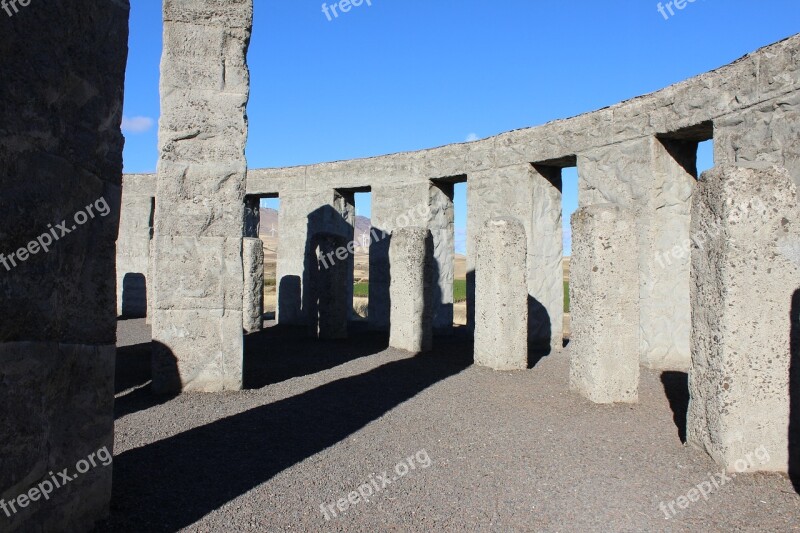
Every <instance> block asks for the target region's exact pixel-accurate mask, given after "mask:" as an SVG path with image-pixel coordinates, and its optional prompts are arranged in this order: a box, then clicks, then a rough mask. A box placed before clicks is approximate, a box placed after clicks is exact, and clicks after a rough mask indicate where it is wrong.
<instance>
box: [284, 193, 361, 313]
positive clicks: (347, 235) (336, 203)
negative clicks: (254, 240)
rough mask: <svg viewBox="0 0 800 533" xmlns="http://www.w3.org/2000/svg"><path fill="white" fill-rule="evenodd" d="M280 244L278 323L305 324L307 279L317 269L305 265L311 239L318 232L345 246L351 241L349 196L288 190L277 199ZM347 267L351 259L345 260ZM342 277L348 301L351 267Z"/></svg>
mask: <svg viewBox="0 0 800 533" xmlns="http://www.w3.org/2000/svg"><path fill="white" fill-rule="evenodd" d="M279 217H280V228H281V234H280V242H279V243H278V266H277V276H278V280H279V281H278V321H279V322H280V324H282V325H308V324H309V323H310V321H311V320H312V316H311V314H310V311H309V309H307V308H305V307H304V303H305V302H306V301H308V295H307V294H306V293H307V292H308V291H307V289H308V285H309V283H310V276H311V274H312V272H313V271H314V270H315V269H316V268H317V267H316V264H315V263H312V266H309V263H308V258H309V257H311V256H312V255H313V254H314V253H316V252H315V251H314V250H312V242H311V241H312V238H313V236H314V235H316V234H318V233H328V234H332V235H337V236H339V237H341V238H342V239H344V242H345V244H347V243H349V242H351V241H352V240H353V234H354V229H353V223H354V221H355V208H354V206H353V202H352V195H349V194H348V195H346V196H345V195H342V194H339V193H338V192H337V191H334V190H329V189H327V190H323V191H315V192H313V193H304V192H300V191H292V192H288V193H286V194H283V195H282V196H281V210H280V214H279ZM346 261H347V262H348V265H350V264H352V261H353V258H352V257H350V258H348V259H346ZM348 269H349V272H348V273H347V274H346V276H347V278H348V279H349V280H350V281H349V286H348V287H347V288H346V290H347V291H348V293H349V294H350V300H351V302H352V290H353V289H352V275H353V274H352V268H350V267H349V266H348Z"/></svg>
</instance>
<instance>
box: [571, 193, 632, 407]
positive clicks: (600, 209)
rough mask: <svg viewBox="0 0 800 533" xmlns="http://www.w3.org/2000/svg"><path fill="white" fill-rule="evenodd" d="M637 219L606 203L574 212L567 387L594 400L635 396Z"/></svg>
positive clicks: (630, 400)
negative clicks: (568, 384)
mask: <svg viewBox="0 0 800 533" xmlns="http://www.w3.org/2000/svg"><path fill="white" fill-rule="evenodd" d="M635 232H636V221H635V220H634V217H633V215H632V213H631V212H630V211H627V210H625V209H622V208H620V207H617V206H612V205H608V204H605V205H604V204H598V205H594V206H591V207H583V208H580V209H579V210H578V211H576V212H575V213H574V214H573V215H572V261H571V263H570V296H571V299H570V309H571V313H570V314H571V317H572V331H571V336H570V352H571V361H570V389H571V390H573V391H576V392H578V393H580V394H582V395H583V396H586V397H587V398H588V399H589V400H591V401H593V402H595V403H614V402H636V401H637V400H638V398H639V391H638V389H639V349H638V343H639V327H638V317H639V305H638V304H639V295H638V286H639V279H638V267H637V253H636V252H637V244H636V240H635V239H633V238H631V236H632V235H635Z"/></svg>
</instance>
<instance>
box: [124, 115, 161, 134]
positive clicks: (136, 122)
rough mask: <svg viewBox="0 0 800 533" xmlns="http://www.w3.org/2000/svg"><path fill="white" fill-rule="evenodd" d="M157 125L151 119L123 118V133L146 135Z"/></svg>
mask: <svg viewBox="0 0 800 533" xmlns="http://www.w3.org/2000/svg"><path fill="white" fill-rule="evenodd" d="M153 124H155V120H153V119H152V118H150V117H122V131H125V132H129V133H144V132H146V131H147V130H149V129H150V128H152V127H153Z"/></svg>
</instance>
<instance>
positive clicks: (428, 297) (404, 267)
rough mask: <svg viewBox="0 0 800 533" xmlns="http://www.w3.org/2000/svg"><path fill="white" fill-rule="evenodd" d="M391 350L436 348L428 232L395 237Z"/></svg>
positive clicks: (391, 255) (412, 230)
mask: <svg viewBox="0 0 800 533" xmlns="http://www.w3.org/2000/svg"><path fill="white" fill-rule="evenodd" d="M389 261H390V263H391V274H392V281H391V288H390V291H389V295H390V298H391V315H390V320H391V329H390V332H391V333H390V335H389V346H391V347H393V348H399V349H401V350H406V351H409V352H414V353H419V352H427V351H429V350H430V349H431V348H432V347H433V287H434V284H435V280H434V279H433V261H434V258H433V236H432V235H431V232H430V231H429V230H427V229H424V228H419V227H408V228H399V229H397V230H395V231H394V233H392V240H391V246H390V248H389Z"/></svg>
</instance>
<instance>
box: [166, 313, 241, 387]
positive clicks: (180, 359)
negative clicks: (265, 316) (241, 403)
mask: <svg viewBox="0 0 800 533" xmlns="http://www.w3.org/2000/svg"><path fill="white" fill-rule="evenodd" d="M156 316H157V317H158V319H157V320H155V321H154V322H153V361H152V368H153V372H152V373H153V384H152V386H153V391H154V392H155V393H156V394H174V393H178V392H182V391H187V392H222V391H226V390H239V389H241V388H242V365H243V355H242V353H243V352H242V350H243V339H242V312H241V311H219V310H218V311H210V310H206V309H188V310H187V309H173V310H160V311H159V313H158V314H157V315H156Z"/></svg>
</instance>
